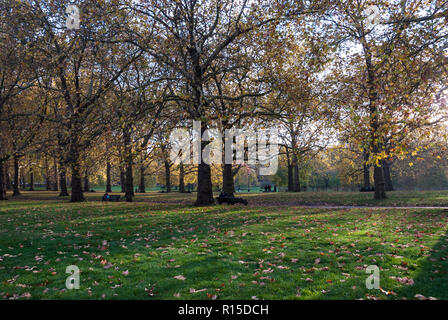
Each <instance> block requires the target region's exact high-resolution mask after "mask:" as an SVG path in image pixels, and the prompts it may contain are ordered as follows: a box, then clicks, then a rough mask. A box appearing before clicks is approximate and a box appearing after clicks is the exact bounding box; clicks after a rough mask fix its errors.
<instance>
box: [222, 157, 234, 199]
mask: <svg viewBox="0 0 448 320" xmlns="http://www.w3.org/2000/svg"><path fill="white" fill-rule="evenodd" d="M222 190H223V191H224V192H225V193H227V194H229V195H233V193H234V192H235V184H234V181H233V169H232V165H231V164H224V165H223V169H222Z"/></svg>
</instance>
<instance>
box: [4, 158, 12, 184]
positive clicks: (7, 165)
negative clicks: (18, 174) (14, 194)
mask: <svg viewBox="0 0 448 320" xmlns="http://www.w3.org/2000/svg"><path fill="white" fill-rule="evenodd" d="M5 178H6V190H12V183H11V176H10V175H9V163H8V162H5Z"/></svg>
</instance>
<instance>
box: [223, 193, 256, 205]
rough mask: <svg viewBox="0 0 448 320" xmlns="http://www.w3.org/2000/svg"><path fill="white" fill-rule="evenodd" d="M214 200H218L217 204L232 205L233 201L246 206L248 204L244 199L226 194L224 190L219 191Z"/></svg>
mask: <svg viewBox="0 0 448 320" xmlns="http://www.w3.org/2000/svg"><path fill="white" fill-rule="evenodd" d="M216 201H218V203H219V204H223V203H227V204H232V205H233V204H235V203H242V204H244V205H246V206H247V205H248V204H249V202H247V200H246V199H242V198H235V197H234V196H233V195H228V194H226V193H224V192H221V193H220V195H219V197H217V198H216Z"/></svg>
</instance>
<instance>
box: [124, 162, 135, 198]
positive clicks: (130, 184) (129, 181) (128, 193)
mask: <svg viewBox="0 0 448 320" xmlns="http://www.w3.org/2000/svg"><path fill="white" fill-rule="evenodd" d="M129 157H130V159H129ZM132 175H133V174H132V155H131V156H128V162H127V164H126V188H125V197H126V201H127V202H132V197H133V196H134V179H133V177H132Z"/></svg>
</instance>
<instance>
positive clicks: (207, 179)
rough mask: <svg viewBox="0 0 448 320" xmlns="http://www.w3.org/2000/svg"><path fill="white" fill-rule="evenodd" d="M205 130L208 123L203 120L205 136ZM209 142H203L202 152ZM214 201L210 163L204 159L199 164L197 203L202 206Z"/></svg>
mask: <svg viewBox="0 0 448 320" xmlns="http://www.w3.org/2000/svg"><path fill="white" fill-rule="evenodd" d="M205 130H207V125H206V124H205V123H204V122H201V136H203V134H204V132H205ZM207 143H208V142H206V141H202V142H201V150H200V153H201V154H202V150H204V148H205V147H206V145H207ZM214 203H215V201H214V199H213V188H212V174H211V169H210V166H209V165H208V164H205V163H204V162H203V161H201V163H200V164H198V193H197V198H196V202H195V205H196V206H202V205H210V204H214Z"/></svg>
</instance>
